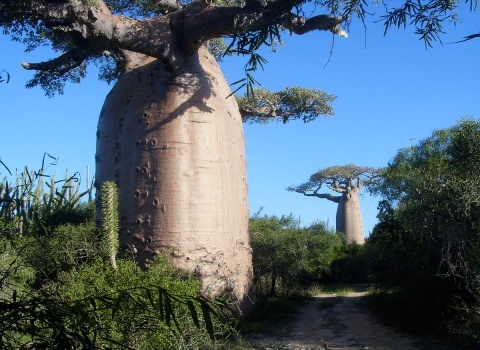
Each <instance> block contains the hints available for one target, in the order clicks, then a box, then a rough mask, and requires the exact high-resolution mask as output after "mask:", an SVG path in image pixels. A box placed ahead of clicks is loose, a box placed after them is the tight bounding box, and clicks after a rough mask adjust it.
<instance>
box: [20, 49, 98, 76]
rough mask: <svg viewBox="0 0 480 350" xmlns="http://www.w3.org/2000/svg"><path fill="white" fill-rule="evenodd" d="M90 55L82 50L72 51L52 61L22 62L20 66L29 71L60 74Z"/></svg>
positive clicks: (76, 65)
mask: <svg viewBox="0 0 480 350" xmlns="http://www.w3.org/2000/svg"><path fill="white" fill-rule="evenodd" d="M90 54H91V53H90V52H87V51H84V50H80V49H73V50H71V51H69V52H66V53H64V54H63V55H61V56H59V57H57V58H54V59H52V60H49V61H46V62H40V63H27V62H22V66H23V68H25V69H29V70H32V69H33V70H41V71H50V72H57V73H60V74H62V73H64V72H66V71H69V70H71V69H73V68H76V67H78V66H79V65H80V64H82V62H83V61H85V60H86V59H87V58H88V56H89V55H90Z"/></svg>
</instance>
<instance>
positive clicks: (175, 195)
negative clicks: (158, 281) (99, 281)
mask: <svg viewBox="0 0 480 350" xmlns="http://www.w3.org/2000/svg"><path fill="white" fill-rule="evenodd" d="M229 94H230V89H229V87H228V84H227V83H226V81H225V79H224V77H223V74H222V73H221V71H220V68H219V67H218V65H217V63H216V61H215V59H214V58H213V57H212V56H211V55H210V54H209V53H208V51H207V50H206V49H203V48H202V49H200V50H199V52H198V54H196V55H194V56H193V57H191V58H190V59H189V60H188V63H187V64H186V65H184V67H183V68H181V69H179V70H176V71H173V72H172V71H170V70H168V69H167V68H166V67H165V66H164V64H163V63H162V62H160V61H159V60H157V59H153V58H148V57H145V56H143V58H142V59H140V58H137V59H135V61H133V62H131V63H129V65H128V70H127V72H126V73H124V74H123V75H122V76H121V77H120V79H119V80H118V82H117V83H116V85H115V86H114V88H113V89H112V91H111V92H110V93H109V95H108V96H107V98H106V100H105V104H104V106H103V109H102V112H101V114H100V118H99V124H98V132H97V155H96V164H97V167H96V181H97V183H98V184H99V185H100V184H101V183H103V182H104V181H107V180H110V181H115V182H116V183H117V184H118V189H119V195H120V226H121V231H120V244H121V250H122V251H123V252H127V254H128V252H129V251H132V252H133V253H134V255H135V258H136V259H137V261H138V262H139V263H140V264H142V265H147V266H148V262H149V261H151V260H153V259H154V258H155V256H157V255H159V254H167V255H168V256H169V257H170V258H171V260H172V262H173V263H174V265H175V266H176V267H178V268H180V269H182V270H184V271H190V272H193V273H195V274H197V275H198V276H200V277H201V279H202V290H203V293H204V294H205V295H207V296H216V295H219V294H223V293H226V292H228V293H230V294H233V296H234V297H235V298H236V299H237V300H238V301H239V303H240V305H239V306H240V308H241V310H243V311H245V310H247V309H248V306H247V304H248V300H249V299H248V298H247V297H246V296H247V295H248V294H249V293H250V290H251V286H252V277H253V276H252V261H251V253H252V252H251V248H250V239H249V235H248V206H247V186H246V163H245V142H244V136H243V126H242V120H241V117H240V114H239V111H238V106H237V104H236V102H235V99H234V98H227V96H228V95H229ZM97 191H98V187H97ZM242 303H244V304H243V305H242Z"/></svg>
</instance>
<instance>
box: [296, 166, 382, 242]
mask: <svg viewBox="0 0 480 350" xmlns="http://www.w3.org/2000/svg"><path fill="white" fill-rule="evenodd" d="M378 181H379V175H378V171H377V169H374V168H369V167H361V166H357V165H354V164H348V165H343V166H340V165H336V166H332V167H328V168H325V169H322V170H319V171H317V172H316V173H314V174H312V175H311V176H310V180H309V181H308V182H305V183H303V184H301V185H298V186H296V185H294V186H290V187H288V188H287V190H289V191H294V192H298V193H302V194H304V195H305V196H310V197H317V198H325V199H328V200H330V201H332V202H335V203H338V208H337V217H336V230H337V232H343V233H345V239H346V243H347V244H351V243H353V242H356V243H357V244H363V243H365V237H364V233H363V221H362V212H361V209H360V201H359V200H358V195H359V194H360V190H361V188H362V187H363V186H371V185H374V184H376V183H378ZM323 184H325V185H326V186H327V188H328V189H330V190H332V191H334V192H337V193H339V195H333V194H330V193H319V191H320V189H321V187H322V185H323Z"/></svg>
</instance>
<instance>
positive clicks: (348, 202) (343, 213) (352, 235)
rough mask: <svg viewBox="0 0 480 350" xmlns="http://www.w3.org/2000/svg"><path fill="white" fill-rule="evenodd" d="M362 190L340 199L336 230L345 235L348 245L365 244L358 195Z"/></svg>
mask: <svg viewBox="0 0 480 350" xmlns="http://www.w3.org/2000/svg"><path fill="white" fill-rule="evenodd" d="M359 193H360V189H358V188H355V189H353V190H351V191H350V192H349V193H346V194H343V195H342V196H341V197H340V201H339V202H338V207H337V216H336V230H337V232H343V233H345V242H346V244H347V245H349V244H352V243H353V242H356V243H357V244H364V243H365V235H364V230H363V220H362V211H361V209H360V201H359V200H358V195H359Z"/></svg>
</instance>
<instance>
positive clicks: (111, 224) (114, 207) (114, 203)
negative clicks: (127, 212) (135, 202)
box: [102, 181, 119, 269]
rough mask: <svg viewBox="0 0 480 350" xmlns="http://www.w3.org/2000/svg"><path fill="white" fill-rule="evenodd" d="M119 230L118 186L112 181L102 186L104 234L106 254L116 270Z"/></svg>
mask: <svg viewBox="0 0 480 350" xmlns="http://www.w3.org/2000/svg"><path fill="white" fill-rule="evenodd" d="M118 228H119V220H118V190H117V184H116V183H115V182H112V181H105V182H104V183H103V184H102V232H103V235H104V242H105V247H106V252H107V254H108V257H109V259H110V262H111V264H112V267H113V268H114V269H116V268H117V261H116V256H117V251H118V246H119V243H118Z"/></svg>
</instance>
